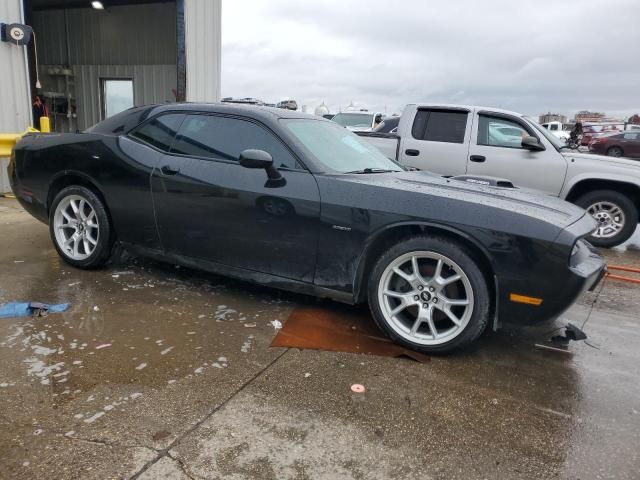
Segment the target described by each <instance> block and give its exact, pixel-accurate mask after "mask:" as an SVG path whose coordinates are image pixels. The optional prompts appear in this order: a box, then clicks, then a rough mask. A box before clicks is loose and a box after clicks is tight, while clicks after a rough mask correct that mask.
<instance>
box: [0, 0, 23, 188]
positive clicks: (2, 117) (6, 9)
mask: <svg viewBox="0 0 640 480" xmlns="http://www.w3.org/2000/svg"><path fill="white" fill-rule="evenodd" d="M20 3H21V0H1V1H0V20H2V22H4V23H24V22H23V20H22V14H21V9H20ZM25 62H26V60H25V47H18V46H16V45H10V44H8V43H4V42H0V66H1V69H2V73H1V74H0V133H16V132H21V131H24V130H25V129H26V128H27V127H28V126H29V125H30V124H31V102H30V101H29V87H28V84H29V82H28V78H27V72H26V67H25ZM9 190H10V189H9V181H8V178H7V160H5V159H0V193H5V192H8V191H9Z"/></svg>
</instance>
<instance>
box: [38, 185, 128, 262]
mask: <svg viewBox="0 0 640 480" xmlns="http://www.w3.org/2000/svg"><path fill="white" fill-rule="evenodd" d="M72 195H73V196H77V197H81V198H82V199H83V200H84V201H85V202H87V203H88V204H89V206H90V207H91V208H92V209H93V211H94V212H95V217H96V219H97V224H98V231H99V235H98V238H97V243H96V245H95V248H94V250H93V251H92V252H91V254H90V255H89V256H88V257H87V258H83V259H80V260H78V259H74V258H73V257H71V256H69V253H67V252H65V250H64V249H63V247H62V246H61V245H59V243H58V238H57V237H56V233H55V228H56V227H55V215H56V210H57V209H58V206H59V205H60V202H62V201H63V200H65V199H67V198H68V197H69V196H72ZM49 235H50V236H51V240H52V241H53V245H54V247H55V248H56V250H57V252H58V255H60V256H61V257H62V259H63V260H64V261H65V262H67V263H68V264H69V265H72V266H74V267H77V268H82V269H87V270H88V269H93V268H98V267H101V266H103V265H104V264H105V263H106V262H107V261H108V260H109V258H110V257H111V254H112V252H113V247H114V243H115V236H114V232H113V228H112V226H111V221H110V219H109V215H108V213H107V210H106V208H105V205H104V204H103V203H102V200H100V198H99V197H98V196H97V195H96V194H95V193H94V192H93V191H91V190H90V189H88V188H86V187H83V186H79V185H74V186H70V187H66V188H64V189H62V190H61V191H60V192H59V193H58V194H57V195H56V196H55V198H54V200H53V202H52V204H51V209H50V211H49Z"/></svg>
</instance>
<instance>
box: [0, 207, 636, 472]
mask: <svg viewBox="0 0 640 480" xmlns="http://www.w3.org/2000/svg"><path fill="white" fill-rule="evenodd" d="M634 242H635V244H638V243H640V242H639V241H638V234H637V233H636V236H635V237H634V239H633V240H632V243H631V245H630V246H629V247H628V248H627V249H617V250H615V251H609V252H606V256H607V258H608V260H609V261H610V262H612V263H617V264H629V265H638V264H639V263H640V254H639V252H638V250H637V247H634V245H635V244H634ZM594 295H595V294H593V293H589V294H586V295H585V296H584V297H583V298H581V299H580V301H579V302H578V304H577V305H576V306H574V307H572V308H571V310H570V311H569V312H567V313H566V315H565V316H564V318H563V319H562V320H563V321H566V320H569V321H573V322H574V323H576V324H578V325H581V324H582V323H583V322H584V321H585V319H586V318H587V315H588V312H589V309H590V306H591V305H592V304H593V300H594V298H595V296H594ZM13 300H25V301H41V302H48V303H62V302H70V303H71V307H70V309H69V310H67V311H66V312H64V313H60V314H50V315H49V316H47V317H39V318H30V317H29V318H20V319H4V320H0V362H1V366H0V387H1V388H0V404H1V405H2V407H3V408H2V410H1V411H0V451H2V452H3V455H2V456H1V457H0V477H2V478H21V477H23V478H27V477H28V478H36V477H40V478H83V479H86V478H100V479H104V478H296V479H302V478H336V477H341V478H447V479H449V478H465V479H468V478H509V479H511V478H545V479H546V478H553V477H560V478H583V479H584V478H616V479H622V478H629V479H631V478H637V472H638V469H639V468H640V453H639V452H640V451H639V449H638V445H639V444H640V434H639V433H638V432H639V427H640V400H639V399H640V381H639V380H640V376H639V373H638V369H637V366H638V362H639V360H640V350H639V349H638V345H640V318H638V314H637V312H638V308H639V307H640V289H639V288H638V286H634V285H632V284H626V283H622V282H616V281H613V280H608V281H607V282H606V283H605V285H604V287H603V289H602V293H601V295H600V298H599V299H598V301H597V302H596V303H595V306H593V311H592V313H591V315H590V317H589V320H588V322H587V324H586V326H585V330H586V332H587V333H588V335H589V339H588V344H586V343H584V342H580V343H573V344H571V345H570V347H569V352H570V353H557V352H553V351H547V350H541V349H538V348H536V347H534V344H535V343H537V342H539V341H541V340H543V339H544V338H546V337H545V334H546V336H547V337H548V336H549V335H548V333H549V331H550V330H553V328H554V326H553V325H551V326H550V325H545V326H544V327H541V328H538V329H518V330H512V329H505V330H503V331H501V332H499V333H491V334H485V335H484V337H483V338H482V339H481V340H480V341H479V342H477V343H476V344H474V346H473V347H472V348H471V349H469V350H467V351H465V352H463V353H458V354H455V355H452V356H448V357H434V358H432V359H431V360H430V361H428V362H426V363H418V362H415V361H412V360H409V359H405V358H386V357H375V356H367V355H355V354H347V353H334V352H325V351H316V350H298V349H284V348H270V346H269V345H270V343H271V340H272V339H273V337H274V336H275V334H276V333H277V329H276V327H277V326H278V323H277V322H274V321H279V322H282V323H285V322H286V321H287V318H288V316H289V315H290V313H291V312H292V311H293V310H294V309H296V308H300V307H305V306H315V307H320V308H323V309H324V308H326V309H331V310H333V311H337V312H338V313H340V312H345V313H349V312H352V311H353V310H354V308H353V307H346V306H341V305H338V304H335V303H333V302H328V301H319V300H315V299H312V298H310V297H305V296H301V295H294V294H287V293H282V292H277V291H273V290H270V289H266V288H261V287H257V286H254V285H250V284H245V283H242V282H236V281H231V280H227V279H223V278H220V277H216V276H213V275H208V274H203V273H200V272H196V271H192V270H188V269H184V268H176V267H174V266H171V265H166V264H161V263H155V262H151V261H147V260H142V259H138V258H135V257H132V256H129V255H126V254H124V255H120V256H119V257H118V258H117V260H116V261H114V262H113V263H112V264H110V266H109V267H108V268H107V269H103V270H98V271H81V270H76V269H72V268H70V267H69V266H67V265H66V264H65V263H64V262H63V261H62V260H61V259H60V257H59V256H58V255H57V253H56V252H55V250H54V248H53V246H52V244H51V241H50V238H49V235H48V230H47V227H46V226H45V225H43V224H41V223H38V222H37V221H36V220H34V219H33V218H32V217H30V216H29V215H28V214H26V213H25V212H24V211H22V209H21V208H20V206H19V205H18V203H17V202H16V201H15V200H11V199H4V198H0V303H5V302H8V301H13ZM563 321H560V322H558V324H557V325H556V326H558V325H562V324H563ZM352 384H362V385H364V386H365V388H366V392H365V393H353V392H352V391H351V389H350V387H351V385H352Z"/></svg>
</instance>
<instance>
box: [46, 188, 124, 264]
mask: <svg viewBox="0 0 640 480" xmlns="http://www.w3.org/2000/svg"><path fill="white" fill-rule="evenodd" d="M49 233H50V234H51V239H52V240H53V244H54V246H55V247H56V250H57V251H58V254H59V255H60V256H61V257H62V258H63V259H64V260H65V261H66V262H67V263H69V264H71V265H73V266H74V267H79V268H87V269H89V268H96V267H99V266H101V265H103V264H104V263H106V261H107V260H108V259H109V257H110V256H111V252H112V248H113V244H114V238H113V230H112V228H111V223H110V221H109V216H108V215H107V211H106V209H105V206H104V205H103V203H102V201H101V200H100V198H98V196H97V195H96V194H95V193H94V192H92V191H91V190H89V189H88V188H86V187H82V186H71V187H67V188H65V189H63V190H62V191H60V193H58V194H57V195H56V197H55V199H54V200H53V203H52V205H51V213H50V216H49Z"/></svg>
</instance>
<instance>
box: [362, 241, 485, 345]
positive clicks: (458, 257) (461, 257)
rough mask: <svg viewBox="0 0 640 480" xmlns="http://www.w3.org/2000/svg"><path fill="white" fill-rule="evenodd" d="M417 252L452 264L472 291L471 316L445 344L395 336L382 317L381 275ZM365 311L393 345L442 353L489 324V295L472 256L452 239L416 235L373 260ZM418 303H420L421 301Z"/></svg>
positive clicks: (481, 273) (480, 332)
mask: <svg viewBox="0 0 640 480" xmlns="http://www.w3.org/2000/svg"><path fill="white" fill-rule="evenodd" d="M417 251H427V252H433V253H435V254H439V255H443V256H445V257H447V258H448V259H450V260H452V261H453V262H455V263H456V264H457V265H458V266H459V267H460V268H461V269H462V270H463V272H464V273H465V274H466V276H467V278H468V280H469V283H470V285H471V289H472V291H473V297H474V304H473V310H472V313H471V317H470V319H469V321H468V323H467V324H466V326H465V327H464V329H463V330H462V331H461V332H460V333H459V334H457V336H455V337H453V338H452V339H451V340H449V341H447V342H446V343H442V344H438V345H422V344H420V343H416V342H412V341H410V340H408V339H407V338H405V337H403V336H401V335H399V334H398V333H397V332H396V331H395V330H394V329H393V327H391V326H390V324H389V321H388V320H387V319H386V317H385V315H384V314H383V308H382V307H381V305H380V300H379V297H378V285H379V284H380V282H381V281H383V279H382V276H383V274H384V272H385V270H386V269H387V267H388V266H389V265H390V264H391V263H392V262H394V260H396V259H398V258H400V257H402V256H403V255H405V254H408V253H411V252H417ZM367 291H368V299H369V308H370V309H371V313H372V315H373V319H374V321H375V322H376V325H377V326H378V327H379V328H380V329H381V330H382V331H383V332H384V333H385V334H386V335H388V336H389V338H391V339H392V340H393V341H394V342H396V343H399V344H401V345H403V346H404V347H407V348H409V349H412V350H416V351H419V352H423V353H428V354H445V353H450V352H453V351H455V350H459V349H461V348H463V347H466V346H468V345H469V344H470V343H472V342H473V341H475V340H476V339H477V338H478V337H479V336H480V335H481V334H482V332H483V331H484V330H485V328H486V326H487V324H488V322H489V312H490V304H491V296H490V293H489V287H488V284H487V280H486V278H485V275H484V274H483V272H482V270H481V268H480V267H479V265H478V263H477V262H476V261H475V260H474V259H473V254H472V253H470V252H469V250H468V249H467V248H465V247H464V246H463V245H461V244H459V243H457V242H456V241H455V240H450V239H448V238H443V237H438V236H426V235H417V236H414V237H410V238H408V239H407V240H404V241H401V242H399V243H397V244H395V245H394V246H393V247H391V248H390V249H389V250H387V251H386V252H384V253H383V254H382V255H381V256H380V258H379V259H378V260H377V261H376V263H375V265H374V267H373V270H372V271H371V276H370V278H369V284H368V290H367ZM421 301H422V300H420V302H421Z"/></svg>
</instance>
